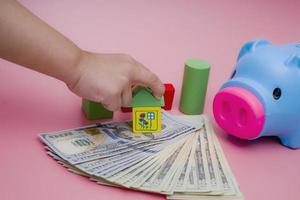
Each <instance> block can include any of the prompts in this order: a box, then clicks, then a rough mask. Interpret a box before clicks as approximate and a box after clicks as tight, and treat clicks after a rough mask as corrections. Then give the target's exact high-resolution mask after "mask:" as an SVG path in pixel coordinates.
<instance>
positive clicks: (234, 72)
mask: <svg viewBox="0 0 300 200" xmlns="http://www.w3.org/2000/svg"><path fill="white" fill-rule="evenodd" d="M235 74H236V70H234V71H233V73H232V74H231V76H230V79H232V78H233V77H234V76H235Z"/></svg>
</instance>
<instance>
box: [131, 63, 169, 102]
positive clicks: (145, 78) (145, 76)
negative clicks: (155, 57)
mask: <svg viewBox="0 0 300 200" xmlns="http://www.w3.org/2000/svg"><path fill="white" fill-rule="evenodd" d="M137 66H138V67H137V68H136V69H135V70H134V72H133V74H132V82H134V83H136V84H141V85H143V86H145V87H149V88H150V89H151V90H152V92H153V95H154V96H155V97H156V98H157V99H160V98H161V97H162V96H163V95H164V92H165V87H164V85H163V83H162V82H161V80H160V79H159V78H158V76H157V75H156V74H154V73H153V72H151V71H150V70H148V69H147V68H146V67H145V66H143V65H142V64H141V63H139V62H137Z"/></svg>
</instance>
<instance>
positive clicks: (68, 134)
mask: <svg viewBox="0 0 300 200" xmlns="http://www.w3.org/2000/svg"><path fill="white" fill-rule="evenodd" d="M197 128H198V127H196V126H195V125H193V124H190V123H188V122H186V121H183V120H180V119H178V118H176V117H173V116H171V115H169V114H167V113H166V112H162V131H161V133H155V134H154V133H150V134H136V133H132V132H131V125H130V122H110V123H103V124H96V125H94V126H88V127H83V128H78V129H71V130H66V131H60V132H52V133H42V134H40V135H39V137H40V139H41V140H42V141H43V142H44V143H45V144H46V145H47V146H48V147H49V148H51V149H52V150H53V151H54V152H55V153H56V154H57V155H59V156H60V157H61V158H63V159H64V160H66V161H67V162H69V163H71V164H79V163H83V162H86V161H91V160H95V159H98V158H105V157H109V156H114V155H118V154H120V153H125V152H129V151H147V150H148V148H147V146H149V145H150V146H151V143H159V142H164V141H168V140H171V139H173V138H175V137H183V136H185V135H187V134H189V133H190V132H192V131H193V130H196V129H197Z"/></svg>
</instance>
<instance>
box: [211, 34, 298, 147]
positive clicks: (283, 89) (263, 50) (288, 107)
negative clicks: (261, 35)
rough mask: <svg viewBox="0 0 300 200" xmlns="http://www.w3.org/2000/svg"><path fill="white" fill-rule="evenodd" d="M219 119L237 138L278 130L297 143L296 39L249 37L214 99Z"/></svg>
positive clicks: (289, 144)
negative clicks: (272, 40)
mask: <svg viewBox="0 0 300 200" xmlns="http://www.w3.org/2000/svg"><path fill="white" fill-rule="evenodd" d="M213 113H214V117H215V120H216V122H217V124H218V125H219V126H220V127H221V128H223V129H224V130H225V131H226V132H228V133H229V134H231V135H234V136H236V137H238V138H241V139H247V140H252V139H255V138H259V137H262V136H277V137H278V138H279V139H280V141H281V143H282V144H283V145H285V146H287V147H290V148H299V147H300V43H294V44H286V45H273V44H271V43H270V42H269V41H267V40H264V39H261V40H253V41H250V42H248V43H246V44H244V46H243V47H242V48H241V50H240V53H239V55H238V58H237V64H236V66H235V68H234V70H233V73H232V75H231V78H230V80H228V81H227V82H225V83H224V84H223V85H222V87H221V89H220V91H219V92H218V93H217V94H216V96H215V97H214V101H213Z"/></svg>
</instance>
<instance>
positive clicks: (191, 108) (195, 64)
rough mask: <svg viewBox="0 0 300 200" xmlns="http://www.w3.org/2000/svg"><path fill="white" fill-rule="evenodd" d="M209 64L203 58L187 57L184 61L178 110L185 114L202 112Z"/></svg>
mask: <svg viewBox="0 0 300 200" xmlns="http://www.w3.org/2000/svg"><path fill="white" fill-rule="evenodd" d="M209 70H210V64H209V63H208V62H206V61H205V60H198V59H188V60H187V61H186V62H185V67H184V75H183V82H182V89H181V97H180V107H179V109H180V111H181V112H183V113H185V114H187V115H199V114H201V113H202V112H203V107H204V102H205V94H206V89H207V82H208V76H209Z"/></svg>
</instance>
